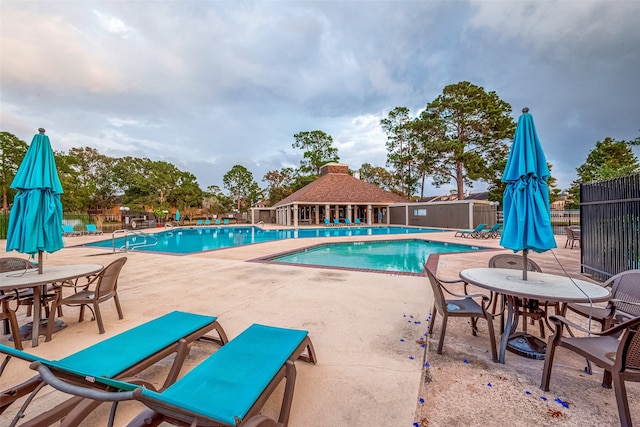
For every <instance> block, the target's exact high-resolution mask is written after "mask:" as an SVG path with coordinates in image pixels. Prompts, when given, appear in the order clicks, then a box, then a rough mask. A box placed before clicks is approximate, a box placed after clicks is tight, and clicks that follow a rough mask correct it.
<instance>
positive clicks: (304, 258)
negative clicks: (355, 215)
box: [269, 239, 485, 273]
mask: <svg viewBox="0 0 640 427" xmlns="http://www.w3.org/2000/svg"><path fill="white" fill-rule="evenodd" d="M482 249H485V248H480V247H477V246H467V245H459V244H456V243H442V242H431V241H425V240H417V239H411V240H385V241H375V242H349V243H329V244H326V245H320V246H315V247H312V248H307V249H303V250H300V251H296V252H292V253H290V254H286V255H282V256H277V257H273V258H269V261H271V262H281V263H288V264H303V265H312V266H325V267H340V268H349V269H363V270H376V271H387V272H398V273H421V272H422V270H423V268H424V265H425V263H426V262H427V258H428V257H429V255H431V254H435V253H451V252H469V251H475V250H482Z"/></svg>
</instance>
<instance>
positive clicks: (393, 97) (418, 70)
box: [0, 0, 640, 195]
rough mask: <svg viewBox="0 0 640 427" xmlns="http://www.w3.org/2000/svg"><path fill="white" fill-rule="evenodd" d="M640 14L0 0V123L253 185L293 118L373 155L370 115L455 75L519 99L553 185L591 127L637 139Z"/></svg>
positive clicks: (545, 0)
mask: <svg viewBox="0 0 640 427" xmlns="http://www.w3.org/2000/svg"><path fill="white" fill-rule="evenodd" d="M639 22H640V1H635V0H629V1H604V0H602V1H585V0H579V1H568V0H564V1H558V0H556V1H554V0H536V1H524V0H522V1H518V0H513V1H489V0H484V1H480V0H467V1H455V0H447V1H435V0H434V1H429V0H422V1H402V0H397V1H358V0H351V1H349V0H342V1H275V0H273V1H187V0H185V1H151V0H147V1H142V0H138V1H124V0H119V1H116V0H112V1H92V0H85V1H64V0H57V1H27V0H22V1H8V0H1V1H0V130H1V131H8V132H11V133H13V134H15V135H16V136H18V137H19V138H20V139H22V140H24V141H26V142H30V141H31V139H32V137H33V135H34V134H35V133H37V128H38V127H44V128H46V129H47V134H48V135H49V137H50V138H51V142H52V145H53V148H54V149H55V150H57V151H67V150H69V149H70V148H72V147H86V146H89V147H94V148H96V149H97V150H98V151H99V152H100V153H103V154H106V155H109V156H112V157H120V156H124V155H132V156H137V157H148V158H150V159H152V160H165V161H168V162H171V163H173V164H175V165H176V166H178V167H179V168H180V169H182V170H185V171H189V172H191V173H193V174H194V175H196V177H197V178H198V182H199V184H200V186H201V187H202V188H203V189H205V188H206V187H207V186H209V185H219V186H220V187H222V176H223V175H224V174H225V173H226V172H227V171H229V169H231V167H232V166H233V165H235V164H241V165H243V166H245V167H246V168H247V169H249V170H250V171H251V172H252V173H253V176H254V178H255V179H256V181H257V182H258V183H259V184H261V185H262V186H263V185H264V183H263V182H262V181H261V180H262V177H263V176H264V174H265V172H267V171H269V170H273V169H281V168H282V167H286V166H293V167H296V166H298V165H299V161H300V158H301V156H302V152H301V151H300V150H298V149H293V148H292V146H291V144H292V143H293V142H294V139H293V135H294V134H295V133H297V132H300V131H311V130H316V129H319V130H322V131H324V132H326V133H327V134H329V135H331V136H332V137H333V139H334V144H335V146H336V147H337V148H338V153H339V156H340V160H341V161H342V162H343V163H347V164H348V165H349V166H350V167H351V168H352V169H358V168H359V167H360V166H361V165H362V163H365V162H367V163H371V164H373V165H374V166H385V162H386V154H387V152H386V149H385V142H386V136H385V134H384V133H383V132H382V130H381V128H380V119H381V118H383V117H386V116H387V114H388V113H389V111H391V110H392V109H393V108H395V107H398V106H404V107H408V108H409V109H410V111H411V113H412V115H417V114H418V113H419V111H420V110H421V109H423V108H424V107H425V106H426V104H427V103H429V102H430V101H432V100H434V99H435V98H436V97H437V96H438V95H439V94H441V93H442V90H443V88H444V87H445V86H446V85H449V84H452V83H457V82H460V81H464V80H467V81H470V82H472V83H474V84H476V85H479V86H482V87H484V88H485V90H487V91H495V92H496V93H497V94H498V95H499V96H500V98H501V99H503V100H505V101H506V102H508V103H509V104H511V106H512V107H513V117H514V119H517V117H518V116H519V114H520V111H521V109H522V108H523V107H525V106H526V107H529V108H530V109H531V113H532V114H533V116H534V119H535V123H536V127H537V130H538V135H539V137H540V140H541V142H542V145H543V148H544V149H545V152H546V154H547V159H548V161H549V162H550V163H551V164H552V165H553V171H552V173H553V175H554V176H555V177H556V178H557V179H558V184H559V186H560V188H563V189H564V188H567V187H568V186H569V184H570V183H571V181H573V180H574V179H575V178H576V174H575V169H576V167H577V166H579V165H580V164H581V163H583V162H584V161H585V159H586V156H587V154H588V152H589V150H591V149H592V148H593V147H594V145H595V143H596V141H600V140H603V139H604V138H605V137H612V138H615V139H624V140H630V139H633V138H635V137H637V136H639V135H640V79H639V72H640V25H639V24H638V23H639ZM636 154H638V150H636ZM449 188H454V186H453V185H451V186H450V187H443V188H441V189H436V188H430V189H428V190H427V191H426V192H425V193H426V194H428V195H432V194H438V193H442V192H446V191H448V189H449ZM482 188H484V187H483V185H481V184H478V185H476V186H475V187H474V189H476V190H477V189H482Z"/></svg>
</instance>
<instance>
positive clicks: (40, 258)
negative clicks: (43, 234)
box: [38, 251, 42, 274]
mask: <svg viewBox="0 0 640 427" xmlns="http://www.w3.org/2000/svg"><path fill="white" fill-rule="evenodd" d="M38 274H42V251H38Z"/></svg>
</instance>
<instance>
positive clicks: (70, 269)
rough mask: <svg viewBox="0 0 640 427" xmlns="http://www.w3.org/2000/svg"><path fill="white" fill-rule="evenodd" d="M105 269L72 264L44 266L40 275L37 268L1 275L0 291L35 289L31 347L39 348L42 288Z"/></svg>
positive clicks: (93, 265) (98, 266)
mask: <svg viewBox="0 0 640 427" xmlns="http://www.w3.org/2000/svg"><path fill="white" fill-rule="evenodd" d="M103 268H104V267H103V266H102V265H100V264H70V265H44V266H43V267H42V274H38V269H37V268H30V269H27V270H18V271H9V272H6V273H0V290H2V291H10V290H13V289H26V288H32V289H33V304H34V310H33V329H32V332H31V346H32V347H37V346H38V337H39V335H40V310H39V309H38V307H40V299H41V294H42V292H41V288H42V287H43V286H44V285H48V284H50V283H56V282H64V281H67V280H73V279H77V278H79V277H84V276H90V275H92V274H95V273H97V272H99V271H101V270H102V269H103Z"/></svg>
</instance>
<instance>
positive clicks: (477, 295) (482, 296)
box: [440, 280, 490, 301]
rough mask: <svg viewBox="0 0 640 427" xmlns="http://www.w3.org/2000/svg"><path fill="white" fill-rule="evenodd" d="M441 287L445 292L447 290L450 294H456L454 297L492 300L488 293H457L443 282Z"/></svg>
mask: <svg viewBox="0 0 640 427" xmlns="http://www.w3.org/2000/svg"><path fill="white" fill-rule="evenodd" d="M458 281H459V282H462V280H458ZM464 283H466V282H464ZM440 287H441V288H442V289H443V290H444V291H445V292H447V293H448V294H449V295H451V296H454V297H458V298H482V299H483V300H484V301H489V300H490V298H489V297H488V296H487V295H484V294H466V293H465V294H464V295H461V294H456V293H453V292H451V291H450V290H449V289H447V288H445V287H444V285H442V284H440Z"/></svg>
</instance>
